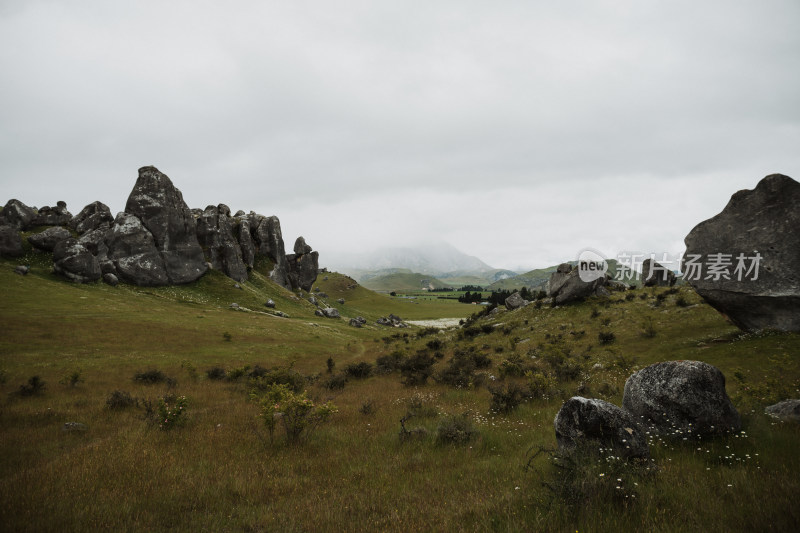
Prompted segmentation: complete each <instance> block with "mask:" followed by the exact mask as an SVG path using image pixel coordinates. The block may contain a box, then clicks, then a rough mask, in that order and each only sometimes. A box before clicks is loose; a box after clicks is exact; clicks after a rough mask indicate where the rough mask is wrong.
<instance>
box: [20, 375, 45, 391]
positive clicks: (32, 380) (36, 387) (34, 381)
mask: <svg viewBox="0 0 800 533" xmlns="http://www.w3.org/2000/svg"><path fill="white" fill-rule="evenodd" d="M45 388H46V384H45V382H44V381H43V380H42V378H40V377H39V376H31V377H29V378H28V383H26V384H24V385H20V386H19V389H17V396H37V395H39V394H42V393H43V392H44V389H45Z"/></svg>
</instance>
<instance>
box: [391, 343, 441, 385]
mask: <svg viewBox="0 0 800 533" xmlns="http://www.w3.org/2000/svg"><path fill="white" fill-rule="evenodd" d="M435 362H436V359H434V358H433V357H431V356H430V355H428V353H427V352H425V351H419V352H417V354H416V355H414V356H413V357H409V358H407V359H404V360H402V361H401V362H400V364H399V365H398V368H399V369H400V375H401V376H402V377H401V381H402V382H403V385H406V386H408V387H413V386H417V385H424V384H425V383H426V382H427V381H428V378H429V377H430V375H431V374H432V373H433V368H432V367H433V364H434V363H435Z"/></svg>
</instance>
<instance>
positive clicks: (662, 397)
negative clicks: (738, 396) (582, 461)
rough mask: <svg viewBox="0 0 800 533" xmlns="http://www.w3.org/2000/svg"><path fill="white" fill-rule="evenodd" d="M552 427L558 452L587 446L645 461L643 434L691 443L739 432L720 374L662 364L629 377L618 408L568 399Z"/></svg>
mask: <svg viewBox="0 0 800 533" xmlns="http://www.w3.org/2000/svg"><path fill="white" fill-rule="evenodd" d="M554 424H555V432H556V440H557V441H558V446H559V449H560V450H561V451H562V452H569V451H571V450H573V449H575V448H576V447H578V446H579V445H581V444H588V443H593V444H599V445H600V446H602V447H604V448H608V449H611V450H614V451H615V453H617V455H619V456H622V457H626V458H647V457H649V455H650V451H649V446H648V443H647V436H648V434H649V435H660V436H662V437H667V438H681V439H684V438H687V439H694V438H705V437H713V436H718V435H722V434H725V433H729V432H737V431H739V430H740V429H741V419H740V418H739V413H738V412H737V411H736V408H735V407H734V406H733V404H732V403H731V400H730V398H729V397H728V394H727V393H726V392H725V377H724V376H723V375H722V372H720V371H719V369H717V368H716V367H714V366H712V365H709V364H707V363H703V362H700V361H666V362H663V363H656V364H654V365H650V366H648V367H646V368H643V369H642V370H640V371H638V372H636V373H634V374H633V375H632V376H630V377H629V378H628V380H627V381H626V382H625V392H624V395H623V399H622V407H618V406H616V405H613V404H611V403H609V402H606V401H604V400H599V399H588V398H582V397H579V396H576V397H573V398H570V399H569V400H568V401H567V402H565V403H564V405H563V406H562V407H561V409H560V410H559V412H558V414H557V415H556V418H555V421H554Z"/></svg>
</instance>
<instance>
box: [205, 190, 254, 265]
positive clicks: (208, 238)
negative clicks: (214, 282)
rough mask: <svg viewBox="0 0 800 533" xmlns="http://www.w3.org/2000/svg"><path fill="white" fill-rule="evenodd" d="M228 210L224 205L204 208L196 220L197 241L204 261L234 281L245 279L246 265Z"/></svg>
mask: <svg viewBox="0 0 800 533" xmlns="http://www.w3.org/2000/svg"><path fill="white" fill-rule="evenodd" d="M230 211H231V210H230V208H229V207H228V206H226V205H224V204H220V205H219V206H216V207H215V206H213V205H210V206H208V207H206V209H205V211H203V214H202V215H201V216H200V218H198V219H197V240H198V242H199V243H200V245H201V246H202V248H203V250H204V252H205V257H206V260H207V261H208V262H209V263H211V265H212V266H213V267H214V268H215V269H217V270H221V271H222V272H223V273H225V275H227V276H228V277H230V278H233V279H235V280H236V281H245V280H246V279H247V265H245V263H244V261H243V260H242V249H241V248H240V247H239V241H238V239H237V238H236V237H234V225H233V223H232V222H233V221H234V220H235V219H231V218H229V216H228V214H229V213H230Z"/></svg>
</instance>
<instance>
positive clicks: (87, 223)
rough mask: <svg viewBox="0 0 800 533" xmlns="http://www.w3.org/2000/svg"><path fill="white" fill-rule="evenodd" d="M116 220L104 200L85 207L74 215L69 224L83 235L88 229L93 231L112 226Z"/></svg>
mask: <svg viewBox="0 0 800 533" xmlns="http://www.w3.org/2000/svg"><path fill="white" fill-rule="evenodd" d="M113 222H114V217H113V215H112V214H111V209H109V208H108V206H107V205H106V204H104V203H103V202H97V201H96V202H92V203H90V204H89V205H87V206H86V207H84V208H83V209H81V211H80V213H78V214H77V215H75V216H74V217H72V220H70V221H69V225H70V227H71V228H72V229H74V230H75V231H77V232H78V234H79V235H83V234H84V233H86V232H87V231H92V230H95V229H98V228H101V227H106V228H108V227H110V226H111V224H112V223H113Z"/></svg>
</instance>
